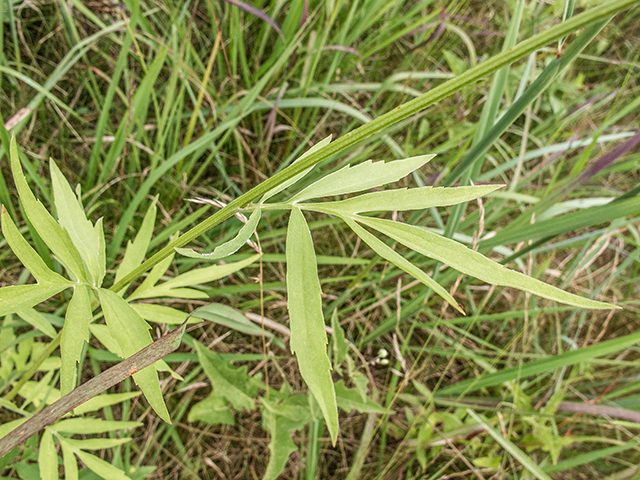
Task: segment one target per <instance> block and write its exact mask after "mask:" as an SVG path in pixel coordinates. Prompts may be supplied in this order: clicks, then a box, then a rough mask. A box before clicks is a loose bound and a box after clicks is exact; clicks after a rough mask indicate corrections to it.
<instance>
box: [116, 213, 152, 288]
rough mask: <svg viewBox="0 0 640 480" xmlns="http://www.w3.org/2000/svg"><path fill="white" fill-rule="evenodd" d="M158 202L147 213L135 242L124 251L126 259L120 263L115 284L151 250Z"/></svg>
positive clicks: (123, 258) (128, 244) (128, 243)
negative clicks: (150, 245)
mask: <svg viewBox="0 0 640 480" xmlns="http://www.w3.org/2000/svg"><path fill="white" fill-rule="evenodd" d="M156 211H157V208H156V202H152V203H151V205H149V208H148V209H147V212H146V213H145V216H144V220H143V221H142V225H141V226H140V230H138V233H137V234H136V237H135V239H134V240H133V242H131V241H129V242H127V248H126V249H125V251H124V257H122V261H121V262H120V266H119V267H118V270H117V271H116V278H115V280H114V281H115V282H118V281H119V280H120V279H121V278H122V277H124V276H125V275H126V274H127V273H129V272H131V271H132V270H133V269H134V268H136V267H137V266H138V265H140V264H141V263H142V261H143V260H144V256H145V255H146V253H147V249H148V248H149V242H150V241H151V236H152V235H153V226H154V224H155V222H156Z"/></svg>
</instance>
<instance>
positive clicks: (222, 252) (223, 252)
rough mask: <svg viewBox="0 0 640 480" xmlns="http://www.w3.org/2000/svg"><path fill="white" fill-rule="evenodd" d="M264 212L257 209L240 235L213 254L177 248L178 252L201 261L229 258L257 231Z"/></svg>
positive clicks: (220, 246)
mask: <svg viewBox="0 0 640 480" xmlns="http://www.w3.org/2000/svg"><path fill="white" fill-rule="evenodd" d="M261 213H262V210H260V209H256V210H254V211H253V213H252V214H251V217H249V220H248V221H247V223H245V224H244V225H243V226H242V228H241V229H240V231H239V232H238V234H237V235H236V236H235V237H233V238H232V239H231V240H229V241H228V242H226V243H223V244H222V245H219V246H217V247H216V248H215V250H214V251H213V252H211V253H198V252H196V251H195V250H193V249H192V248H176V251H177V252H178V253H179V254H180V255H184V256H185V257H190V258H199V259H201V260H219V259H221V258H225V257H228V256H229V255H231V254H233V253H236V252H237V251H238V250H239V249H240V247H242V246H243V245H244V244H245V243H247V241H248V240H249V238H251V235H253V233H254V232H255V231H256V227H257V226H258V222H260V216H261Z"/></svg>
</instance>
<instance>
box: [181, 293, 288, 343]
mask: <svg viewBox="0 0 640 480" xmlns="http://www.w3.org/2000/svg"><path fill="white" fill-rule="evenodd" d="M193 317H196V318H200V319H202V320H207V321H209V322H214V323H217V324H218V325H224V326H225V327H227V328H232V329H233V330H237V331H238V332H242V333H247V334H249V335H256V336H258V337H261V336H263V335H264V336H265V337H267V338H269V339H272V340H275V341H276V343H278V344H279V346H280V347H282V348H284V344H283V343H282V341H281V340H279V339H276V338H275V337H274V335H273V333H271V332H269V331H267V330H263V329H262V328H261V327H259V326H258V325H256V324H255V323H253V322H252V321H251V320H249V319H248V318H247V317H245V316H244V315H243V314H242V313H241V312H239V311H238V310H236V309H235V308H231V307H229V306H227V305H222V304H221V303H211V304H209V305H205V306H203V307H200V308H199V309H198V310H197V311H195V312H194V313H193Z"/></svg>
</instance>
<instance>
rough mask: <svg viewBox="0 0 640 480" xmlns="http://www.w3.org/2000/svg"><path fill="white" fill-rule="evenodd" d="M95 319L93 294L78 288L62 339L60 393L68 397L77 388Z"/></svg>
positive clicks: (74, 293)
mask: <svg viewBox="0 0 640 480" xmlns="http://www.w3.org/2000/svg"><path fill="white" fill-rule="evenodd" d="M92 318H93V315H92V311H91V293H90V290H89V287H87V286H85V285H78V286H76V288H75V290H74V292H73V297H71V301H70V302H69V306H68V307H67V314H66V315H65V321H64V328H63V329H62V338H61V339H60V352H61V353H60V355H61V357H62V364H61V366H60V391H61V393H62V395H66V394H67V393H69V392H71V390H73V389H74V388H75V387H76V383H77V382H76V381H77V377H78V363H79V362H80V358H81V355H82V348H83V347H84V342H89V323H91V319H92Z"/></svg>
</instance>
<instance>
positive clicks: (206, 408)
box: [187, 393, 236, 425]
mask: <svg viewBox="0 0 640 480" xmlns="http://www.w3.org/2000/svg"><path fill="white" fill-rule="evenodd" d="M187 419H188V420H189V421H190V422H195V421H196V420H199V421H201V422H204V423H208V424H210V425H220V424H222V425H235V424H236V421H235V418H233V412H232V411H231V406H229V404H228V403H227V402H226V400H225V399H224V398H223V397H220V396H218V395H216V394H215V393H212V394H211V395H209V396H208V397H207V398H205V399H204V400H202V401H201V402H198V403H196V404H195V405H194V406H193V407H191V408H190V409H189V416H188V418H187Z"/></svg>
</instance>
